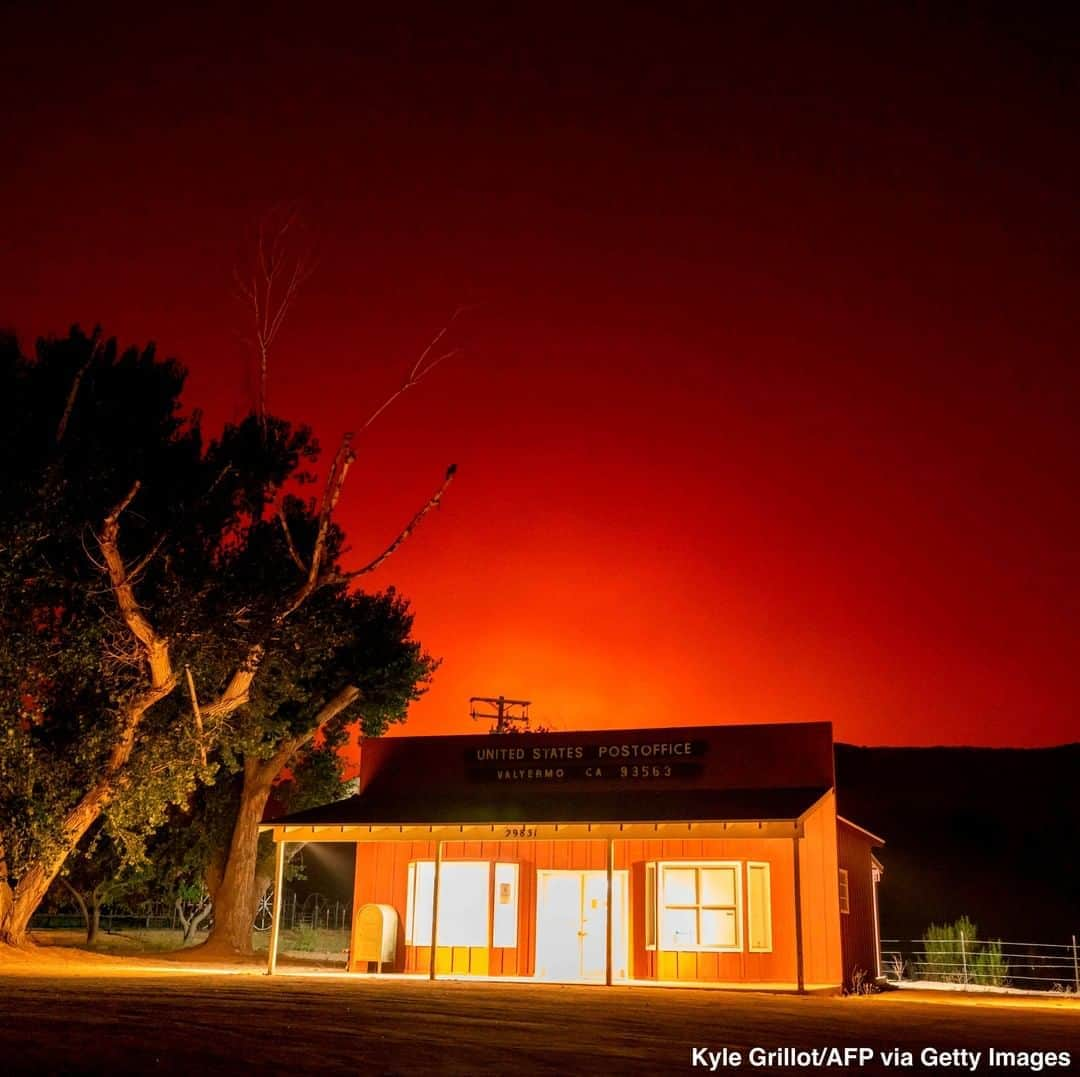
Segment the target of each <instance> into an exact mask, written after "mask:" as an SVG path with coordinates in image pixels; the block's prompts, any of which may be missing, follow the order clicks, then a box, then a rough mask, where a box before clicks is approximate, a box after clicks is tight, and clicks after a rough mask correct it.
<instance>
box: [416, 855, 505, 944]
mask: <svg viewBox="0 0 1080 1077" xmlns="http://www.w3.org/2000/svg"><path fill="white" fill-rule="evenodd" d="M453 864H482V865H484V866H485V867H486V868H487V886H486V893H487V901H486V906H485V908H486V926H485V930H486V941H485V942H484V943H483V944H480V943H464V942H461V943H459V942H442V941H440V940H439V938H438V935H439V933H441V932H442V931H445V925H444V923H443V922H442V916H441V911H442V903H441V902H440V917H439V919H440V923H439V924H438V925H437V929H438V930H437V933H436V937H435V946H436V947H444V948H452V947H456V946H458V947H465V946H468V947H469V948H471V949H481V948H483V947H487V948H488V949H494V948H495V947H496V945H497V944H496V943H495V929H496V923H495V917H496V910H497V904H498V902H497V895H496V880H497V875H498V870H499V868H507V867H508V868H510V870H511V872H512V873H513V881H512V884H511V885H512V887H513V891H512V898H511V901H510V906H511V908H512V909H513V913H512V915H511V920H512V925H513V936H514V942H513V945H510V946H506V945H504V946H501V947H499V948H500V949H507V950H513V949H516V948H517V947H519V946H520V945H521V925H520V919H521V864H520V862H519V861H517V860H509V859H498V860H492V859H490V858H487V857H480V858H473V859H460V860H443V861H442V862H441V865H440V871H439V886H440V889H441V887H442V886H443V883H444V880H445V875H444V874H443V872H444V871H445V870H446V868H447V866H448V865H453ZM421 874H429V875H430V880H431V881H430V884H429V886H428V887H426V889H428V890H429V891H430V894H431V901H434V896H435V861H434V859H432V858H425V857H420V858H418V859H416V860H410V861H409V864H408V869H407V883H406V888H405V916H404V921H405V924H404V927H405V945H406V946H421V947H422V946H431V945H432V940H431V938H430V935H431V914H432V905H431V901H429V902H428V903H426V905H425V907H424V908H422V909H419V910H418V909H417V907H416V897H417V879H419V878H420V877H421ZM418 913H419V915H420V917H421V922H420V924H419V927H420V934H421V937H422V938H424V937H426V941H417V937H416V936H417V919H416V917H417V914H418Z"/></svg>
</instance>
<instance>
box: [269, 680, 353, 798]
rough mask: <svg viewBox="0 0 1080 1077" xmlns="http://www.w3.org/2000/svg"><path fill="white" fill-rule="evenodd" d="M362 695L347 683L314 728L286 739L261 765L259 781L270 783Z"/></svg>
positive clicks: (317, 718)
mask: <svg viewBox="0 0 1080 1077" xmlns="http://www.w3.org/2000/svg"><path fill="white" fill-rule="evenodd" d="M359 697H360V689H359V688H357V687H356V686H355V685H353V684H347V685H346V686H345V687H344V688H342V689H341V691H340V692H338V694H337V695H336V696H334V698H333V699H331V700H330V701H329V702H328V703H327V704H326V705H325V706H324V707H323V708H322V709H321V710H320V711H319V713H318V714H317V715H315V721H314V723H313V725H312V728H311V729H309V730H308V731H307V732H306V733H300V734H298V735H297V736H295V737H290V738H289V739H288V740H286V741H285V742H284V743H283V744H282V745H281V746H280V747H279V748H278V750H277V751H276V752H274V754H273V755H272V756H271V757H270V758H269V759H267V760H266V762H264V763H262V764H260V766H259V774H258V779H257V780H259V781H263V782H266V783H267V784H269V783H270V782H273V781H274V779H275V778H277V776H278V774H280V773H281V770H282V768H283V767H285V766H286V764H287V763H288V762H289V760H290V759H292V757H293V756H294V755H295V754H296V753H297V752H298V751H300V749H301V748H303V747H304V745H305V744H307V743H309V742H310V741H312V740H314V739H315V736H316V734H317V733H318V732H319V730H321V729H322V728H323V727H324V726H325V725H326V724H327V723H328V722H330V721H332V720H333V719H334V718H336V717H337V716H338V715H339V714H341V712H342V711H344V710H346V709H347V708H348V707H351V706H352V705H353V703H355V702H356V700H357V699H358V698H359Z"/></svg>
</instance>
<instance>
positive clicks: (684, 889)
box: [664, 868, 697, 905]
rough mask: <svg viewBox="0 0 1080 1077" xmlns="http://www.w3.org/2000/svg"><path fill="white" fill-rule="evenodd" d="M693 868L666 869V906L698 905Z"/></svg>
mask: <svg viewBox="0 0 1080 1077" xmlns="http://www.w3.org/2000/svg"><path fill="white" fill-rule="evenodd" d="M694 875H695V871H694V869H693V868H665V869H664V904H665V905H694V904H696V903H697V888H696V886H695V883H694Z"/></svg>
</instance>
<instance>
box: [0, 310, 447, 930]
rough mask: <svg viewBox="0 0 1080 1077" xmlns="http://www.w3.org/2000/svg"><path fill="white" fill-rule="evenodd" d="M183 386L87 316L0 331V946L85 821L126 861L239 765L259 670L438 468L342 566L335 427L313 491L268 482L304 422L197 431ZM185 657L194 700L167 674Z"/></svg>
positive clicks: (280, 655)
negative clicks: (25, 331) (28, 346)
mask: <svg viewBox="0 0 1080 1077" xmlns="http://www.w3.org/2000/svg"><path fill="white" fill-rule="evenodd" d="M183 383H184V371H183V369H182V368H181V367H180V366H179V365H178V364H177V363H175V362H174V361H172V360H159V359H158V358H157V357H156V356H155V354H154V351H153V349H152V348H146V349H143V350H141V351H140V350H137V349H129V350H128V351H124V352H120V351H119V350H118V349H117V347H116V344H115V341H111V340H109V341H106V340H104V339H103V338H102V337H101V334H100V333H99V332H94V333H92V334H89V335H87V334H85V333H83V332H82V331H80V330H79V329H78V328H75V329H73V330H72V331H71V332H70V334H69V335H68V337H66V338H63V339H50V340H42V341H39V342H38V346H37V348H36V353H35V355H34V356H33V357H28V356H25V355H23V354H22V353H21V351H20V350H19V348H18V346H17V344H16V342H15V341H14V339H13V338H11V337H5V338H2V339H0V452H2V453H3V468H2V469H0V553H2V554H3V556H2V557H0V563H2V567H0V573H2V575H0V585H2V592H0V744H2V745H3V748H2V750H0V941H3V942H10V943H16V944H18V943H20V942H21V941H22V940H23V938H24V937H25V931H26V927H27V924H28V922H29V919H30V917H31V915H32V914H33V911H34V909H36V908H37V906H38V904H39V903H40V901H41V899H42V897H43V896H44V894H45V892H46V891H47V890H48V888H49V886H50V884H51V883H52V881H53V880H54V879H55V878H56V876H57V874H58V873H59V872H60V870H61V868H62V866H63V864H64V862H65V860H66V859H67V857H68V856H69V855H70V854H71V852H72V851H73V850H75V849H76V847H77V846H78V845H79V842H80V841H81V840H82V839H83V838H84V836H85V835H86V834H87V833H88V831H89V830H90V829H91V828H92V827H93V826H94V825H95V824H96V823H97V822H98V821H99V820H103V825H104V826H105V828H106V829H107V832H108V834H109V836H110V837H111V838H112V839H114V840H115V842H116V847H117V849H118V850H119V853H120V855H121V857H122V858H123V859H124V860H125V861H126V862H134V861H137V860H139V859H140V858H141V856H142V855H143V842H144V840H145V837H146V835H147V834H148V833H150V832H152V831H153V830H154V829H155V828H156V827H158V826H160V825H161V823H162V822H163V821H164V819H165V815H166V811H167V809H168V805H169V804H170V803H182V802H184V801H185V800H186V799H187V798H188V797H189V796H190V795H191V792H192V790H193V789H194V788H195V787H196V786H197V784H198V783H199V782H200V781H213V780H214V777H215V774H216V771H217V768H218V766H220V765H224V766H225V767H229V766H230V765H231V763H232V762H239V761H241V760H243V762H244V765H245V766H247V765H248V756H249V755H250V754H251V752H252V749H253V747H254V746H255V745H256V743H258V742H257V738H254V737H253V736H252V734H251V730H250V726H249V725H248V723H246V722H245V721H244V720H243V719H242V718H237V717H236V716H237V715H238V713H239V712H240V711H241V709H242V708H245V707H246V705H247V704H248V703H249V701H252V699H253V696H254V698H255V709H256V710H257V711H258V712H259V713H260V714H262V715H265V716H267V717H269V716H270V715H272V714H274V713H275V712H276V708H275V707H273V706H271V702H272V697H273V692H274V690H273V689H271V688H268V689H267V692H268V694H267V695H266V696H265V697H264V696H263V695H261V694H260V693H261V691H262V689H261V685H262V682H263V681H264V680H266V681H267V682H273V681H275V678H274V676H273V675H272V671H273V670H275V669H276V668H281V669H282V670H284V669H287V668H293V667H290V662H293V663H294V665H295V662H296V661H301V662H302V659H296V658H288V659H286V657H285V656H303V655H305V654H307V653H308V652H310V651H312V650H316V651H317V650H318V648H319V647H320V646H321V645H322V644H321V641H322V639H323V636H324V626H323V625H322V623H321V621H320V619H319V618H318V617H315V616H309V615H308V611H307V607H308V606H309V605H311V606H313V607H315V608H316V609H322V610H323V612H324V614H325V613H326V609H325V607H326V604H327V603H328V602H330V601H331V600H332V599H333V597H334V596H335V595H337V596H339V597H340V595H341V594H342V593H343V588H344V587H345V586H346V585H347V584H348V583H349V581H350V580H351V579H352V578H354V577H355V576H358V575H361V574H363V573H364V572H366V571H370V570H371V569H373V568H374V567H375V566H377V565H378V564H379V563H381V561H382V560H383V559H384V558H385V557H387V556H389V555H390V554H391V553H392V552H393V551H394V550H395V549H396V548H397V546H398V545H399V544H400V543H401V542H402V541H403V540H404V538H405V537H406V536H407V535H408V533H409V532H410V531H411V529H412V528H413V527H415V526H416V524H417V523H418V522H419V521H420V520H421V519H422V518H423V516H424V515H425V514H426V513H427V512H428V511H430V509H432V508H434V507H435V506H436V505H437V504H438V503H439V500H440V498H441V496H442V494H443V492H444V491H445V489H446V487H447V485H448V484H449V482H450V480H451V478H452V474H453V469H451V470H450V471H449V472H448V473H447V476H446V478H445V480H444V482H443V483H442V485H441V486H440V487H439V489H438V490H437V491H436V493H435V495H434V496H433V497H432V498H431V499H430V500H429V501H428V502H427V504H426V505H425V506H424V507H423V508H422V509H421V510H420V512H418V513H417V514H416V516H415V517H414V519H413V520H412V521H411V522H410V524H409V525H408V526H407V527H406V528H405V530H404V531H403V532H402V533H401V534H400V535H399V536H398V537H397V538H396V539H395V540H394V542H393V543H391V544H390V546H389V547H388V548H387V550H385V551H384V552H383V554H381V555H380V556H379V557H377V558H376V559H375V560H373V561H372V562H371V563H370V564H369V565H367V566H365V567H364V568H362V569H360V570H358V571H356V572H353V573H345V572H343V571H342V570H341V568H340V565H339V562H338V558H339V555H340V550H341V543H342V536H341V534H340V532H339V531H338V530H337V529H336V528H335V527H334V525H333V523H332V520H331V515H332V512H333V509H334V507H335V505H336V503H337V500H338V497H339V496H340V494H341V490H342V487H343V485H344V482H345V477H346V474H347V473H348V470H349V467H350V466H351V464H352V462H353V458H354V453H353V450H352V447H351V442H350V439H349V438H348V437H346V438H345V439H344V440H343V441H342V443H341V445H340V447H339V448H338V450H337V452H336V454H335V456H334V458H333V461H332V463H331V465H330V468H329V471H328V475H327V478H326V480H325V484H324V489H323V492H322V495H321V497H320V498H319V499H318V500H316V499H314V498H313V499H309V500H308V501H306V502H305V501H301V500H300V499H299V498H296V497H291V498H286V497H285V491H286V488H293V487H294V486H295V485H296V484H304V483H308V482H311V481H313V480H312V476H311V474H310V472H309V471H308V470H307V469H308V468H309V467H311V466H313V465H314V464H315V462H316V460H317V458H318V446H317V444H316V443H315V441H314V439H313V437H312V435H311V433H310V431H309V430H307V428H304V427H293V426H291V425H290V424H289V423H287V422H285V421H284V420H281V419H277V418H274V417H271V416H265V417H264V418H262V419H261V420H260V419H259V418H257V417H256V416H254V415H252V416H248V417H247V418H246V419H245V420H244V421H242V422H240V423H237V424H230V425H228V426H226V427H225V428H224V429H223V430H222V432H221V434H220V435H219V436H218V437H217V438H215V439H213V440H211V441H209V442H206V443H204V440H203V434H202V429H201V420H200V417H199V415H198V413H192V414H188V415H185V414H184V413H183V411H182V409H181V405H180V393H181V389H182V387H183ZM407 384H408V383H407ZM294 536H295V537H294ZM300 550H303V551H304V555H303V557H301V555H300V552H299V551H300ZM185 669H190V670H191V671H192V672H193V677H192V682H193V683H195V684H197V685H198V688H199V693H200V695H201V699H199V701H198V703H197V705H196V706H194V707H193V706H192V704H191V703H190V702H189V701H188V700H187V699H185V697H184V696H183V695H182V694H181V693H180V692H177V691H176V689H177V687H178V685H179V684H180V681H181V675H182V671H184V670H185ZM264 671H271V673H269V674H268V673H265V672H264ZM278 681H281V678H278ZM281 683H283V682H281ZM307 691H308V696H307V698H306V699H300V698H294V699H291V700H290V701H289V702H290V704H291V705H293V706H299V705H301V704H313V705H314V704H316V703H317V704H318V706H319V708H320V710H318V711H316V712H315V713H316V715H318V714H319V713H320V712H321V710H322V709H325V708H327V707H330V706H331V705H332V704H334V705H336V707H337V710H336V712H335V716H336V714H338V713H340V712H341V711H343V710H344V707H345V706H347V705H352V703H354V702H355V696H351V697H349V698H348V699H346V698H345V697H344V696H342V695H341V693H342V692H343V691H344V689H342V688H339V689H338V696H332V695H327V694H325V693H324V694H323V695H322V696H321V697H319V698H316V697H317V696H318V692H317V690H316V687H315V686H314V685H313V684H312V685H310V686H309V688H308V689H307ZM283 713H284V714H287V713H289V712H288V708H286V709H285V711H284V712H283ZM282 720H283V721H285V722H286V726H285V727H284V728H285V730H286V731H288V730H291V729H292V727H291V726H288V721H290V720H291V719H285V718H283V719H282ZM326 720H327V721H328V720H329V719H326ZM297 732H298V731H297ZM294 735H295V734H294ZM255 758H256V759H259V757H258V756H256V757H255Z"/></svg>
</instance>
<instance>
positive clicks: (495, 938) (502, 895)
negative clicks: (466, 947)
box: [491, 863, 518, 947]
mask: <svg viewBox="0 0 1080 1077" xmlns="http://www.w3.org/2000/svg"><path fill="white" fill-rule="evenodd" d="M492 920H493V923H492V928H491V945H492V946H509V947H514V946H517V931H518V865H517V864H505V863H504V864H496V865H495V906H494V912H493V914H492Z"/></svg>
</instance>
